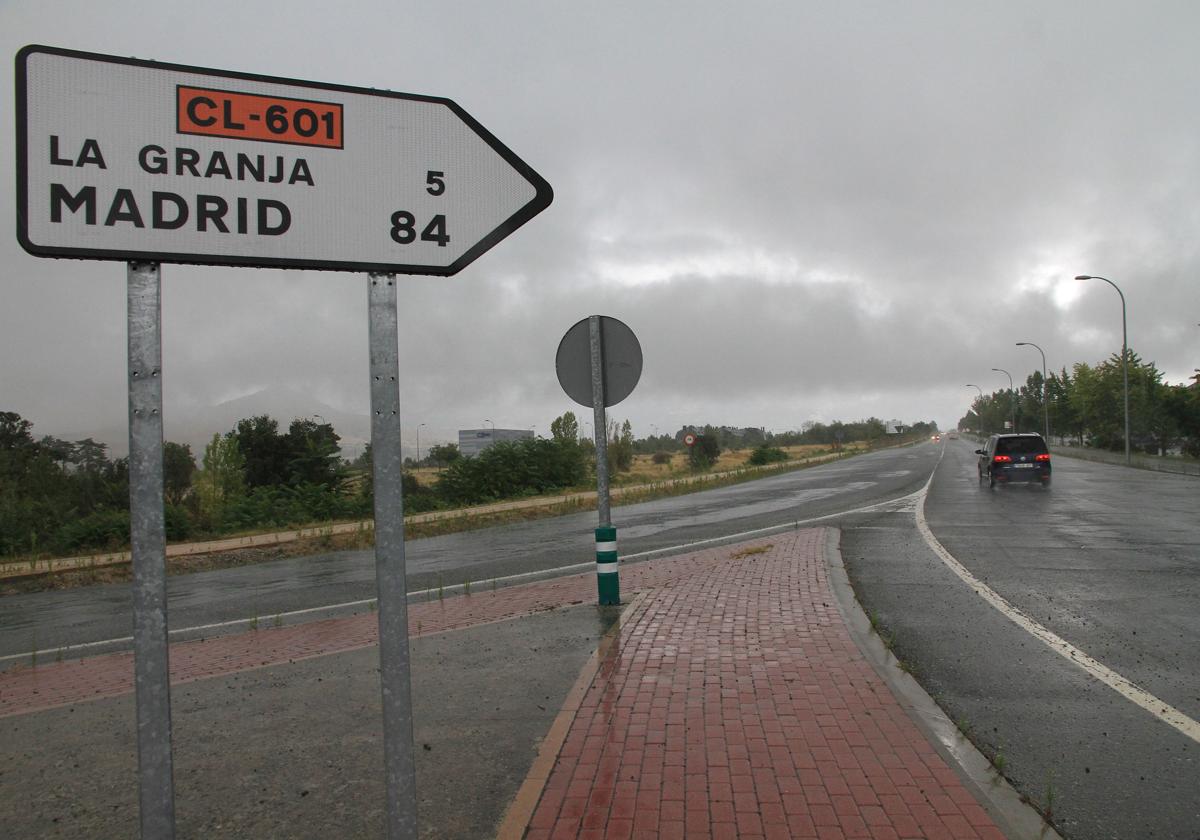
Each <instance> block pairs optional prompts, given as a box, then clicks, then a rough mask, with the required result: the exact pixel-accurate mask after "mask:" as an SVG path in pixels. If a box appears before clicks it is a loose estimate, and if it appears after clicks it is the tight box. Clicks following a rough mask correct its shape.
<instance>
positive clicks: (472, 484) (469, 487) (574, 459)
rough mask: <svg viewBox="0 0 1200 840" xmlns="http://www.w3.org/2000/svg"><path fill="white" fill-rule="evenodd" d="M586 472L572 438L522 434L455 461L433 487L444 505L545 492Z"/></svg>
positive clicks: (574, 482) (570, 483) (575, 480)
mask: <svg viewBox="0 0 1200 840" xmlns="http://www.w3.org/2000/svg"><path fill="white" fill-rule="evenodd" d="M586 478H587V460H586V458H585V457H584V452H583V449H582V447H580V446H579V444H577V443H575V441H573V440H567V441H563V440H546V439H544V438H537V439H534V438H528V439H525V440H519V441H501V442H499V443H495V444H493V445H491V446H489V447H488V448H487V449H485V450H483V452H481V453H479V455H477V456H476V457H473V458H460V459H459V460H457V461H455V462H454V463H453V464H451V465H450V466H449V467H447V468H446V470H445V471H444V472H443V473H442V475H441V477H440V478H439V479H438V483H437V493H438V495H439V496H440V497H441V499H442V500H443V501H444V502H446V503H447V504H450V505H474V504H481V503H485V502H494V501H499V500H500V499H513V498H517V497H520V496H536V495H540V494H543V493H551V492H554V491H556V490H563V489H566V488H568V487H574V486H576V485H578V484H581V483H582V482H583V481H584V479H586Z"/></svg>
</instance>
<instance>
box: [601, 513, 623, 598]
mask: <svg viewBox="0 0 1200 840" xmlns="http://www.w3.org/2000/svg"><path fill="white" fill-rule="evenodd" d="M618 565H619V563H618V561H617V529H616V528H614V527H613V526H612V525H604V526H601V527H599V528H597V529H596V586H597V588H598V589H599V591H600V606H605V605H606V604H619V603H621V581H620V576H619V575H618V573H617V567H618Z"/></svg>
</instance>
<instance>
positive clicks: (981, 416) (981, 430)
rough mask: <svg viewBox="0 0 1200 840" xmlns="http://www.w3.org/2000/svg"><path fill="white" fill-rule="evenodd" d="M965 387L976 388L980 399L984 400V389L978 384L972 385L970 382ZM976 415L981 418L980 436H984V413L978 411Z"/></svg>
mask: <svg viewBox="0 0 1200 840" xmlns="http://www.w3.org/2000/svg"><path fill="white" fill-rule="evenodd" d="M963 387H964V388H974V389H975V390H976V391H978V392H979V401H980V402H983V389H982V388H980V387H979V386H978V385H972V384H971V383H970V382H968V383H967V384H966V385H964V386H963ZM975 417H976V418H977V419H978V420H979V436H980V437H983V415H982V414H980V413H978V412H976V413H975Z"/></svg>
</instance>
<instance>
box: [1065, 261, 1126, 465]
mask: <svg viewBox="0 0 1200 840" xmlns="http://www.w3.org/2000/svg"><path fill="white" fill-rule="evenodd" d="M1075 279H1076V280H1103V281H1104V282H1105V283H1107V284H1108V285H1110V286H1112V287H1113V288H1114V289H1116V290H1117V294H1118V295H1120V296H1121V379H1122V380H1123V381H1124V384H1125V463H1126V464H1131V463H1133V456H1132V455H1131V454H1130V450H1129V334H1128V332H1127V331H1126V329H1125V295H1124V293H1122V291H1121V289H1120V287H1118V286H1117V284H1116V283H1114V282H1113V281H1111V280H1109V279H1108V278H1107V277H1098V276H1096V275H1095V274H1080V275H1077V276H1076V277H1075Z"/></svg>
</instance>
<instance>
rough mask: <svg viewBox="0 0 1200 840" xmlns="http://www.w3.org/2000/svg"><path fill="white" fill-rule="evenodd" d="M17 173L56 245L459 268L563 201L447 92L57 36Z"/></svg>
mask: <svg viewBox="0 0 1200 840" xmlns="http://www.w3.org/2000/svg"><path fill="white" fill-rule="evenodd" d="M17 170H18V171H17V237H18V239H19V240H20V242H21V245H22V246H23V247H24V248H25V250H27V251H29V252H30V253H31V254H35V255H37V256H42V257H76V258H83V259H109V260H152V261H159V262H179V263H204V264H215V265H246V266H260V267H301V268H315V269H330V270H338V271H379V272H400V273H407V274H440V275H449V274H454V273H456V272H458V271H460V270H461V269H462V268H463V267H465V266H466V265H467V264H468V263H470V262H471V261H472V260H474V259H475V258H476V257H478V256H479V255H480V254H482V253H483V252H484V251H486V250H488V249H489V248H491V247H492V246H493V245H495V244H496V243H497V242H499V241H500V240H501V239H503V238H504V237H506V236H507V235H508V234H510V233H512V232H513V231H514V230H516V229H517V228H518V227H520V226H521V225H523V224H524V223H525V222H527V221H529V220H530V219H531V218H533V217H534V216H535V215H537V214H538V213H539V212H541V211H542V210H544V209H545V208H546V207H547V206H549V204H550V202H551V200H552V198H553V191H552V190H551V188H550V185H549V184H548V183H546V181H545V180H544V179H543V178H542V177H541V176H540V175H538V174H537V173H536V172H534V171H533V170H532V169H531V168H530V167H529V166H528V165H527V164H526V163H525V162H524V161H522V160H521V159H520V158H518V157H517V156H516V155H515V154H513V152H512V151H511V150H510V149H508V147H506V146H505V145H504V144H503V143H501V142H500V141H499V140H498V139H496V138H495V137H494V136H493V135H492V134H491V133H490V132H489V131H488V130H487V129H485V128H484V127H483V126H481V125H480V124H479V123H478V122H476V121H475V120H474V119H473V118H472V117H471V116H470V115H469V114H467V113H466V112H465V111H464V110H463V109H462V108H460V107H459V106H458V105H457V104H455V103H454V102H452V101H450V100H449V99H442V98H438V97H432V96H415V95H410V94H400V93H392V92H390V91H380V90H370V89H365V88H354V87H346V86H341V85H329V84H321V83H315V82H301V81H295V80H291V79H277V78H272V77H268V76H254V75H245V74H241V73H230V72H226V71H222V70H206V69H202V68H195V67H184V66H180V65H174V64H160V63H156V62H151V61H139V60H135V59H125V58H116V57H113V56H105V55H96V54H93V53H82V52H75V51H71V50H62V49H56V48H52V47H41V46H30V47H25V48H24V49H23V50H21V51H20V53H18V55H17Z"/></svg>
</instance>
